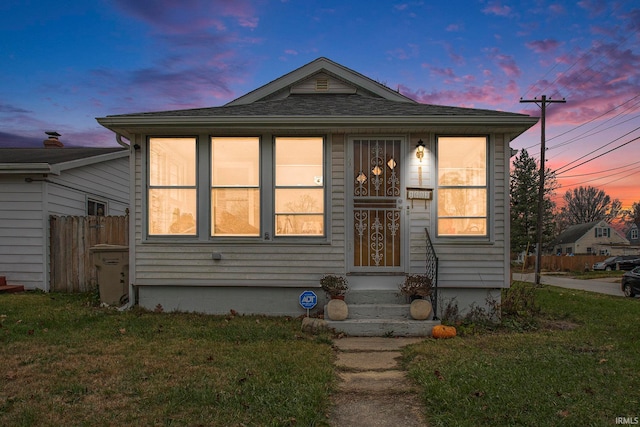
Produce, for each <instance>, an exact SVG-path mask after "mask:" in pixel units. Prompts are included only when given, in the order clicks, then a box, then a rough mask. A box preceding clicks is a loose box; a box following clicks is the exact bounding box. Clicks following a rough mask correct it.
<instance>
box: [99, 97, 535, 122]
mask: <svg viewBox="0 0 640 427" xmlns="http://www.w3.org/2000/svg"><path fill="white" fill-rule="evenodd" d="M283 116H293V117H345V116H348V117H358V116H360V117H371V116H387V117H388V116H396V117H406V116H467V117H469V116H472V117H505V118H506V117H529V116H527V115H526V114H516V113H506V112H502V111H493V110H482V109H476V108H461V107H450V106H443V105H432V104H419V103H407V102H398V101H391V100H388V99H382V98H373V97H367V96H362V95H359V94H350V95H343V94H322V95H290V96H288V97H286V98H284V99H276V100H270V101H257V102H254V103H251V104H243V105H226V106H221V107H210V108H196V109H188V110H172V111H160V112H149V113H137V114H122V115H118V116H108V117H140V118H143V117H167V118H169V117H283Z"/></svg>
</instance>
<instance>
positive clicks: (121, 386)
mask: <svg viewBox="0 0 640 427" xmlns="http://www.w3.org/2000/svg"><path fill="white" fill-rule="evenodd" d="M86 300H87V297H86V296H69V295H44V294H24V295H12V296H4V295H0V315H2V316H4V317H2V318H0V321H1V323H0V359H2V361H3V363H2V364H0V384H1V386H0V425H25V426H29V425H33V426H36V425H37V426H42V425H52V426H53V425H213V426H216V425H220V426H228V425H241V424H243V423H244V424H246V425H289V424H291V425H293V424H296V423H297V424H300V425H321V424H323V423H324V422H325V421H326V412H327V409H328V405H329V394H330V392H331V390H332V387H333V384H334V381H335V380H334V373H333V367H332V363H331V362H332V357H333V356H332V351H331V347H330V345H329V344H328V342H329V340H328V339H327V338H326V337H316V336H307V335H304V334H302V333H301V332H300V322H299V321H297V320H295V319H288V318H264V317H248V316H247V317H244V316H236V317H233V318H231V317H228V318H225V317H217V316H204V315H196V314H174V313H149V312H143V311H137V310H136V311H131V312H126V313H120V312H115V311H111V310H106V309H100V308H95V307H91V306H90V305H89V304H87V303H86Z"/></svg>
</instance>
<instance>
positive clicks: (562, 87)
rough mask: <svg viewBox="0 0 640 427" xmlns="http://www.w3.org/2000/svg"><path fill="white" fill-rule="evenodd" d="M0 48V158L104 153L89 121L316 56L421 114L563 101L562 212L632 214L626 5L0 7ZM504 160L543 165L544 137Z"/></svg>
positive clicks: (636, 104)
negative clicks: (593, 195) (618, 207)
mask: <svg viewBox="0 0 640 427" xmlns="http://www.w3.org/2000/svg"><path fill="white" fill-rule="evenodd" d="M0 40H1V42H0V54H1V55H2V58H1V61H0V124H1V127H0V147H8V146H23V147H26V146H41V144H42V140H43V139H44V137H45V135H44V132H45V131H49V130H55V131H58V132H59V133H61V134H62V137H61V140H62V141H63V142H65V144H66V145H67V146H71V145H75V146H114V145H116V142H115V138H114V135H113V134H112V133H111V132H110V131H107V130H106V129H104V128H102V127H101V126H99V125H98V124H97V122H96V121H95V117H103V116H106V115H110V114H123V113H133V112H145V111H159V110H169V109H182V108H195V107H210V106H219V105H223V104H225V103H227V102H229V101H231V100H233V99H235V98H237V97H239V96H241V95H243V94H245V93H247V92H249V91H251V90H253V89H255V88H257V87H259V86H262V85H263V84H265V83H268V82H270V81H272V80H274V79H276V78H278V77H280V76H282V75H283V74H285V73H288V72H289V71H292V70H294V69H296V68H298V67H300V66H302V65H304V64H306V63H308V62H310V61H312V60H314V59H316V58H318V57H320V56H324V57H327V58H329V59H331V60H333V61H335V62H338V63H340V64H342V65H344V66H346V67H349V68H351V69H353V70H355V71H358V72H360V73H362V74H364V75H366V76H368V77H370V78H372V79H374V80H377V81H379V82H381V83H384V84H385V85H387V86H389V87H391V88H393V89H397V90H399V91H400V92H402V93H403V94H405V95H407V96H409V97H411V98H413V99H415V100H417V101H419V102H423V103H431V104H441V105H453V106H462V107H474V108H488V109H494V110H503V111H511V112H524V113H527V114H532V115H536V116H537V115H539V114H540V109H539V108H538V107H537V106H536V105H535V104H531V103H527V104H525V103H520V102H519V101H520V98H521V97H522V98H524V99H533V98H534V97H537V98H540V97H541V95H546V96H547V97H551V98H552V99H562V98H566V101H567V102H566V104H551V105H549V107H548V110H547V131H546V134H547V147H548V151H547V159H548V162H547V166H548V167H550V168H551V169H554V170H558V173H559V175H558V177H559V183H560V184H561V185H562V186H563V187H562V188H560V189H559V190H558V191H557V194H558V196H559V197H560V196H562V194H564V192H565V191H566V190H567V189H569V188H571V186H573V185H584V186H587V185H591V186H594V187H597V188H600V189H603V190H605V192H607V194H609V195H610V196H611V197H612V198H618V199H620V200H621V201H622V203H623V205H624V206H625V207H629V206H630V205H631V203H633V202H640V3H639V2H638V1H637V0H621V1H616V0H613V1H596V0H584V1H546V0H528V1H507V0H504V1H484V0H469V1H461V0H450V1H446V2H441V1H433V0H418V1H409V2H403V1H391V2H387V1H376V2H372V1H370V0H367V1H345V0H342V1H332V0H326V1H313V0H277V1H267V0H264V1H248V0H235V1H230V0H227V1H225V0H183V1H177V0H176V1H170V0H158V1H152V0H135V1H134V0H111V1H107V0H90V1H87V0H67V1H65V0H63V1H59V2H52V1H45V0H32V1H26V0H21V1H14V0H4V1H3V2H2V3H1V4H0ZM512 147H513V148H516V149H522V148H526V149H527V150H528V151H529V153H530V154H531V155H532V156H534V157H536V158H539V155H540V126H539V125H537V126H535V127H534V128H532V129H530V130H529V131H527V132H526V133H525V134H524V135H522V136H520V137H519V138H518V139H517V140H516V141H514V142H513V143H512ZM598 156H599V157H598ZM0 162H2V159H0ZM582 163H584V164H582Z"/></svg>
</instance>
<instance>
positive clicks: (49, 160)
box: [0, 132, 129, 291]
mask: <svg viewBox="0 0 640 427" xmlns="http://www.w3.org/2000/svg"><path fill="white" fill-rule="evenodd" d="M48 134H49V138H48V139H47V140H45V141H44V148H2V149H0V276H3V277H6V280H7V282H9V283H15V284H20V285H22V286H24V287H25V288H26V289H42V290H44V291H48V290H49V272H50V270H49V216H50V215H60V216H65V215H73V216H85V215H124V214H125V211H126V209H127V208H128V206H129V151H128V150H125V149H123V148H122V147H116V148H64V147H63V144H62V143H61V142H60V141H59V139H58V137H59V136H60V135H59V134H57V133H56V132H48Z"/></svg>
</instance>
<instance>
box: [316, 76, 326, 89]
mask: <svg viewBox="0 0 640 427" xmlns="http://www.w3.org/2000/svg"><path fill="white" fill-rule="evenodd" d="M326 90H329V79H316V91H326Z"/></svg>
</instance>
